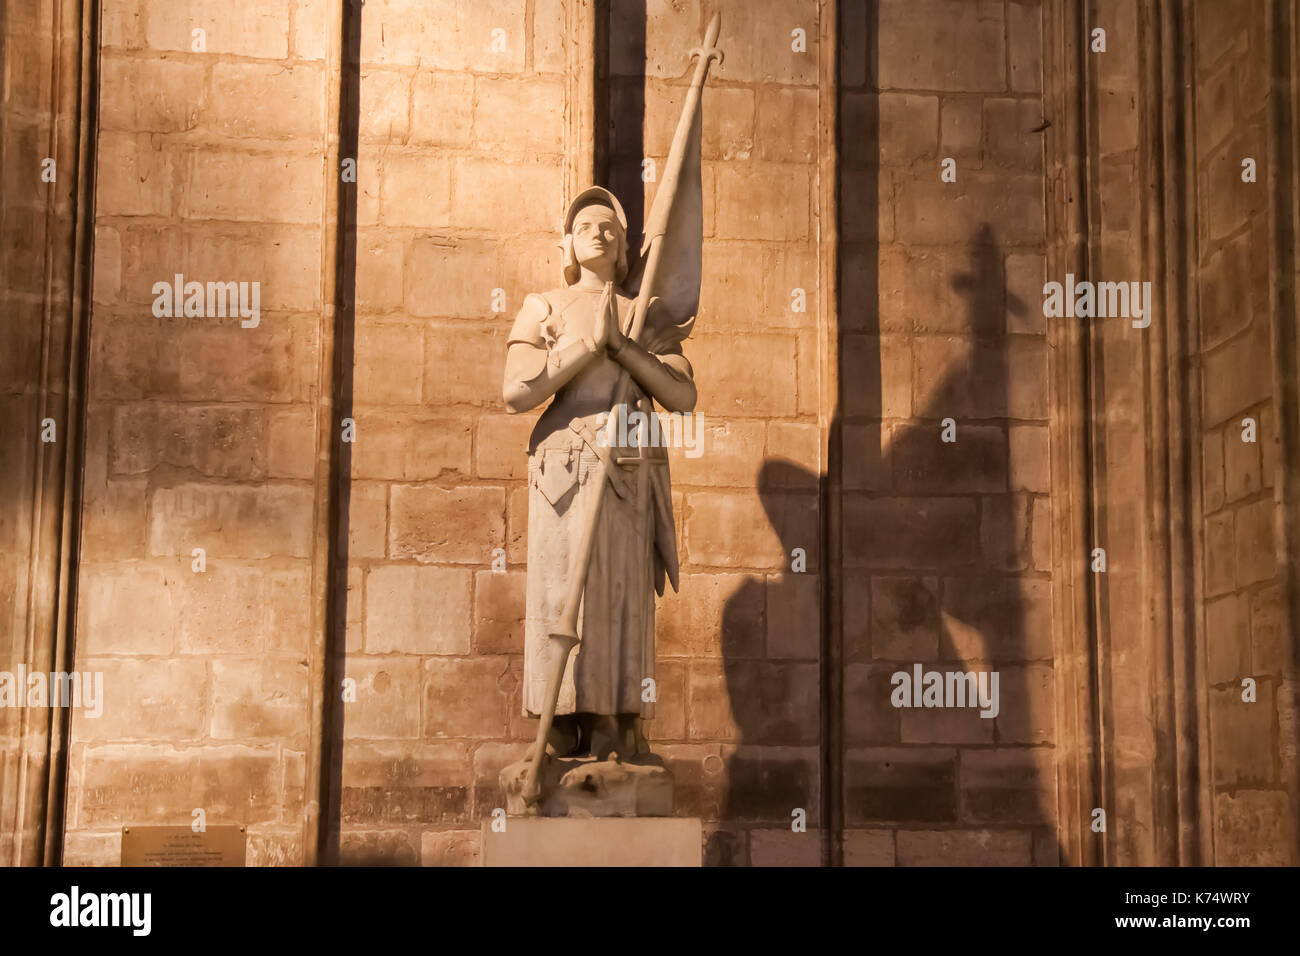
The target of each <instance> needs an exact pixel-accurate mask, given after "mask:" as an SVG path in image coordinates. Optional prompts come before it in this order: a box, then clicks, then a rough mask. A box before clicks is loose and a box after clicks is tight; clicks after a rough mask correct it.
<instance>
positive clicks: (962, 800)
mask: <svg viewBox="0 0 1300 956" xmlns="http://www.w3.org/2000/svg"><path fill="white" fill-rule="evenodd" d="M871 218H872V221H874V215H873V216H872V217H871ZM968 248H969V250H970V263H969V268H968V269H967V270H966V271H964V272H962V273H959V274H957V275H955V276H954V277H953V278H952V279H951V285H952V288H953V290H954V292H956V294H957V296H958V297H959V298H960V299H961V300H962V301H963V308H964V316H963V319H964V321H963V322H962V323H961V324H960V328H961V331H962V334H963V338H962V339H960V340H956V341H959V342H961V343H963V344H964V347H963V348H956V349H955V350H954V351H953V352H952V361H950V362H949V363H948V366H947V368H946V371H945V372H944V374H943V376H942V378H941V379H940V380H939V381H938V382H937V384H935V385H934V387H933V388H931V387H930V386H929V384H928V383H924V382H920V383H918V385H917V388H916V393H917V395H918V396H920V395H926V396H927V397H926V400H925V404H924V407H922V408H914V409H913V415H912V417H911V418H910V419H908V420H905V421H895V422H893V423H890V422H889V421H888V419H887V415H888V413H889V411H890V409H889V407H888V404H887V402H886V399H885V393H886V391H887V388H886V386H888V385H889V379H890V378H891V377H892V376H895V375H898V374H903V372H904V370H903V369H901V368H898V367H896V366H895V365H894V364H893V363H892V362H882V359H881V354H880V347H879V343H880V339H879V337H878V333H879V330H880V324H881V323H880V315H879V314H878V312H877V306H876V303H877V301H878V298H877V296H876V295H875V294H870V295H868V296H867V297H866V298H865V299H863V298H859V299H857V300H856V301H855V302H854V304H853V305H852V306H848V307H847V308H848V309H855V308H856V309H862V308H864V306H863V303H864V302H865V303H867V305H866V306H865V309H867V310H868V314H865V315H861V314H860V315H858V316H857V317H856V320H855V319H854V318H853V317H851V316H850V317H848V318H847V320H846V321H845V322H844V325H843V327H844V329H845V331H844V333H843V334H842V335H841V341H840V343H839V345H840V348H839V361H840V382H841V392H840V395H839V407H838V409H837V413H836V415H835V418H834V424H833V426H832V430H833V439H834V440H833V441H832V446H833V453H832V459H831V462H830V468H831V469H832V470H833V469H836V468H838V469H839V472H838V474H839V476H840V477H842V479H843V480H844V482H845V487H844V491H843V513H842V524H841V525H840V527H838V528H835V527H830V528H828V527H827V522H826V521H823V522H822V531H823V533H826V532H827V531H828V530H829V532H830V534H829V535H828V538H829V540H830V542H831V545H832V547H835V546H836V542H838V543H839V544H838V547H839V548H840V550H841V552H842V556H843V562H844V563H843V568H844V571H843V575H842V577H841V581H842V590H841V591H840V592H839V593H836V592H835V591H834V590H833V589H832V590H831V591H830V593H829V599H830V601H832V602H837V604H838V610H839V611H840V612H842V618H841V617H840V615H839V614H837V613H836V612H835V611H834V610H832V609H829V608H827V609H824V610H825V611H826V613H824V615H823V621H822V622H821V623H822V627H823V642H822V647H821V656H822V665H823V666H822V676H821V680H820V682H819V685H820V693H821V696H822V700H821V720H820V724H819V726H818V727H816V728H815V730H816V733H813V734H810V733H808V732H807V730H808V728H806V727H805V728H804V729H803V732H800V730H799V729H798V728H792V727H791V726H790V724H789V721H790V719H791V717H792V716H795V715H796V714H800V713H801V714H802V718H803V719H804V720H805V722H806V721H807V719H808V718H807V711H806V710H804V711H802V712H800V711H799V710H798V708H797V707H795V708H792V706H791V703H790V701H789V699H788V695H789V694H791V693H795V692H797V691H798V690H799V688H798V687H797V686H795V682H793V681H791V680H790V679H789V678H788V676H787V675H786V674H785V673H784V672H785V671H786V670H788V668H789V667H790V666H791V663H790V662H789V661H783V660H767V659H763V658H761V657H755V656H754V652H753V647H754V646H755V645H754V642H753V641H750V640H746V639H745V637H744V635H745V632H746V629H747V628H749V627H751V626H752V625H751V623H750V622H751V620H752V608H753V607H754V605H755V603H756V601H757V602H759V604H760V606H765V607H766V609H767V613H768V615H772V614H773V613H776V614H778V615H780V619H781V620H783V621H795V620H798V618H797V616H794V615H790V614H788V613H784V612H783V610H782V609H783V608H789V607H792V606H797V605H798V603H799V601H800V599H801V597H802V595H801V594H800V593H799V589H800V588H801V587H802V586H803V585H804V579H806V577H807V574H809V573H812V571H813V568H812V567H811V566H810V567H809V571H808V572H807V573H805V574H799V573H796V572H793V571H791V570H790V569H789V562H788V560H787V565H786V570H785V571H784V573H783V574H782V575H781V576H780V577H779V578H775V579H768V580H767V581H766V582H764V581H763V580H760V579H756V578H751V579H749V580H747V581H746V582H745V583H744V584H743V585H742V586H741V587H740V588H739V589H738V590H737V591H736V593H735V594H733V595H732V597H731V598H730V599H729V600H728V602H727V605H726V609H725V611H724V614H723V620H722V648H723V655H724V667H725V674H726V681H727V689H728V693H729V695H730V698H731V706H732V712H733V715H734V719H735V721H736V724H737V727H738V729H739V734H740V740H739V741H738V743H739V745H740V746H739V747H738V749H737V750H736V751H735V754H734V755H733V756H732V757H731V759H730V760H729V762H728V767H727V771H728V772H727V774H726V780H727V792H726V795H725V799H724V800H723V806H722V813H721V817H722V824H721V827H720V829H719V830H718V831H717V832H716V833H715V834H714V835H713V836H712V838H711V840H710V843H709V846H708V849H707V853H706V858H707V862H709V863H711V864H715V865H726V864H734V863H744V862H747V860H746V854H745V853H744V852H743V849H742V844H743V841H742V838H741V835H740V830H742V829H746V828H749V827H753V826H760V827H764V828H766V827H785V828H788V827H789V825H790V819H791V818H790V812H791V808H792V807H809V806H816V807H817V808H818V811H819V812H818V814H817V816H816V817H814V815H813V813H812V812H811V811H810V812H809V829H812V827H813V826H820V827H822V828H823V832H824V839H825V841H826V846H825V850H824V853H823V862H830V863H840V862H863V861H866V862H869V861H871V860H872V859H873V856H872V854H871V853H870V852H868V853H866V854H865V856H864V853H863V852H862V851H861V850H857V851H855V850H854V848H853V847H852V846H850V847H849V852H848V854H847V860H846V856H845V852H844V851H845V847H844V842H843V841H844V830H846V829H847V830H882V829H960V830H970V829H988V830H1001V831H1016V832H1015V833H1008V834H1005V835H1004V837H1003V838H1002V839H1005V840H1006V841H1008V845H1010V846H1015V845H1016V844H1017V843H1018V844H1019V846H1020V847H1021V849H1022V850H1023V848H1024V846H1025V841H1026V839H1027V838H1026V836H1025V834H1026V832H1027V831H1031V830H1032V836H1031V837H1029V838H1028V840H1029V851H1030V853H1031V854H1032V859H1033V861H1034V862H1035V863H1040V864H1052V863H1055V862H1056V861H1057V860H1058V859H1059V847H1058V846H1057V844H1056V836H1055V829H1054V814H1055V808H1054V806H1053V805H1052V802H1051V801H1050V798H1046V797H1045V792H1046V794H1051V793H1053V792H1054V786H1053V784H1052V781H1053V780H1054V776H1055V774H1054V770H1053V769H1052V767H1053V765H1052V763H1051V758H1052V755H1053V751H1052V750H1051V749H1050V748H1039V750H1038V753H1037V754H1032V753H1030V751H1029V749H1028V744H1029V743H1030V742H1031V741H1032V740H1033V739H1034V738H1033V737H1032V734H1031V732H1030V719H1029V714H1030V711H1029V706H1030V700H1031V694H1041V690H1036V689H1035V688H1032V687H1031V686H1030V684H1031V681H1032V679H1033V672H1032V671H1031V670H1029V669H1027V668H1026V666H1025V662H1026V661H1030V660H1033V661H1045V662H1050V660H1051V650H1052V645H1051V634H1050V601H1049V599H1048V592H1046V590H1045V589H1043V588H1042V586H1041V585H1042V584H1043V583H1044V582H1043V581H1042V580H1034V579H1026V578H1022V577H1021V575H1022V574H1031V572H1032V568H1033V557H1032V550H1031V546H1032V543H1031V541H1030V540H1029V535H1028V524H1027V518H1028V515H1027V514H1026V512H1025V510H1024V509H1025V508H1026V507H1027V502H1028V500H1029V499H1028V497H1027V496H1026V495H1025V494H1023V493H1021V494H1017V493H1016V490H1015V488H1014V487H1013V484H1012V481H1011V467H1010V465H1011V462H1010V451H1009V441H1008V435H1009V431H1010V421H1011V420H1010V418H1009V416H1010V411H1011V408H1012V406H1011V395H1012V393H1013V390H1014V388H1015V385H1014V383H1013V380H1012V377H1013V376H1014V375H1015V374H1016V373H1017V370H1016V369H1014V368H1012V367H1010V364H1011V363H1010V361H1009V358H1008V348H1009V345H1010V340H1009V339H1008V336H1007V322H1006V316H1007V314H1008V312H1011V313H1013V314H1016V313H1018V314H1023V313H1024V310H1025V309H1026V308H1027V305H1026V303H1024V302H1020V301H1018V300H1016V299H1015V298H1013V297H1012V298H1008V296H1009V294H1008V293H1007V292H1006V291H1005V290H1006V282H1005V276H1004V274H1003V267H1002V258H1003V253H1002V251H1001V249H1000V248H999V246H998V244H997V241H996V237H995V234H994V231H993V229H992V227H991V226H990V225H988V224H984V225H981V226H979V227H978V228H977V229H976V230H975V232H974V234H973V235H972V236H971V237H970V239H969V246H968ZM875 251H876V250H875V248H874V247H873V246H870V245H867V246H865V247H862V248H859V249H858V250H856V252H857V253H865V256H866V257H867V258H865V259H864V256H863V255H858V256H856V260H857V261H856V265H855V266H854V268H856V269H857V271H858V274H857V275H856V276H855V277H854V278H853V280H852V281H853V283H854V288H855V289H856V294H857V295H859V296H862V294H863V293H874V292H875V291H876V289H875V287H876V285H877V282H878V277H877V274H876V267H875V265H874V264H873V263H872V262H870V261H869V256H870V255H872V254H874V253H875ZM847 258H848V260H850V261H852V260H854V259H855V250H854V249H853V248H852V247H850V249H849V256H848V257H847ZM842 274H843V273H842ZM917 281H922V280H921V277H918V280H917ZM909 361H910V360H909ZM1025 371H1026V373H1027V374H1040V373H1041V370H1037V369H1027V370H1025ZM882 375H883V376H884V378H883V379H882ZM947 418H953V419H955V420H956V422H957V431H956V439H957V440H956V441H955V442H952V443H945V442H943V441H942V440H941V430H942V427H943V425H942V422H943V419H947ZM882 422H883V423H884V425H883V427H884V429H885V440H884V441H881V440H880V434H881V433H880V429H881V427H882ZM882 448H883V451H882ZM837 453H838V455H839V456H840V457H839V458H838V460H837V457H836V455H837ZM832 474H834V471H832ZM829 477H830V476H828V475H827V474H822V475H817V474H814V473H812V472H810V471H808V470H806V469H804V468H802V467H800V466H799V465H796V464H794V463H791V462H786V461H781V460H776V459H769V460H767V461H765V462H764V464H763V466H762V468H761V469H760V471H759V474H758V476H757V481H758V487H759V492H760V496H761V498H762V501H763V503H764V507H765V508H766V510H767V513H768V517H769V520H770V521H771V523H772V526H773V528H774V529H775V530H776V532H777V535H778V537H780V539H781V545H782V549H783V552H784V554H785V555H786V556H787V558H788V556H789V554H790V553H791V551H792V549H794V548H796V547H806V546H807V542H806V540H802V539H801V538H800V537H799V535H800V529H799V525H798V523H797V522H791V521H790V514H791V501H792V499H793V500H797V499H799V498H801V497H807V496H809V495H814V494H815V495H817V496H818V501H819V503H820V505H821V507H822V508H826V507H827V506H828V503H829V501H830V499H829V497H828V491H829V490H830V489H831V488H832V486H833V484H834V483H833V482H831V481H830V480H829ZM823 513H825V512H823ZM830 516H831V520H832V521H833V520H834V516H835V513H834V511H832V512H830ZM826 560H827V561H828V562H832V561H835V560H836V556H835V555H834V554H831V555H827V557H826ZM816 570H817V573H820V574H824V573H826V571H827V567H826V565H820V566H819V567H818V568H817V569H816ZM1026 581H1028V584H1027V585H1026ZM1026 586H1028V587H1031V588H1034V589H1035V593H1034V594H1033V595H1032V596H1031V597H1029V598H1027V596H1026V594H1025V593H1024V588H1025V587H1026ZM1031 606H1032V609H1033V611H1035V613H1034V614H1032V615H1027V614H1026V611H1027V610H1030V609H1031ZM1027 618H1028V619H1029V620H1031V621H1033V622H1034V623H1033V624H1032V625H1031V627H1030V629H1027V628H1026V620H1027ZM837 620H842V630H841V631H840V632H839V634H842V646H837V645H836V643H835V638H836V637H837V635H836V634H834V633H828V632H827V631H826V628H828V627H829V626H831V625H832V624H833V623H834V622H835V621H837ZM767 626H768V628H769V629H770V628H771V627H772V622H768V624H767ZM769 633H770V631H769ZM757 646H758V647H759V648H760V649H761V648H762V646H763V644H762V643H761V642H759V643H758V645H757ZM759 653H760V654H761V653H762V652H761V650H760V651H759ZM769 653H770V651H769ZM915 663H921V664H922V665H923V667H924V669H925V670H938V671H981V670H984V671H997V672H998V673H999V679H1000V684H999V697H1000V714H999V716H998V717H997V718H996V719H986V718H981V717H980V716H979V714H978V711H977V709H963V710H957V709H949V708H936V709H916V710H898V709H895V708H894V707H893V706H892V705H891V703H890V691H891V689H892V688H891V684H890V675H891V674H892V673H893V672H895V671H898V670H905V671H909V672H910V671H911V668H912V665H913V664H915ZM1048 714H1049V715H1050V709H1049V711H1048ZM1040 721H1041V716H1040ZM1050 726H1051V722H1050V717H1049V722H1048V727H1049V728H1050ZM810 736H811V737H812V739H813V740H814V741H816V742H817V743H818V744H819V748H820V752H821V755H822V759H821V761H820V766H819V767H818V768H812V767H810V765H809V764H808V762H807V761H806V760H805V759H800V757H799V755H798V752H797V751H792V750H790V749H789V748H790V747H791V746H792V745H798V744H801V743H805V742H806V741H807V740H808V738H809V737H810ZM1048 742H1050V741H1048ZM1035 757H1036V758H1037V760H1036V759H1035ZM959 764H960V773H959V771H958V766H959ZM1045 788H1046V791H1045ZM850 842H852V841H850ZM994 852H998V851H996V850H995V851H994ZM1001 852H1011V853H1015V852H1016V851H1015V850H1014V849H1013V850H1006V849H1003V850H1002V851H1001ZM889 856H892V851H891V852H889V853H886V854H885V857H889ZM991 858H992V857H991ZM1006 858H1007V857H1005V856H1004V857H1003V859H1006ZM880 859H884V858H880Z"/></svg>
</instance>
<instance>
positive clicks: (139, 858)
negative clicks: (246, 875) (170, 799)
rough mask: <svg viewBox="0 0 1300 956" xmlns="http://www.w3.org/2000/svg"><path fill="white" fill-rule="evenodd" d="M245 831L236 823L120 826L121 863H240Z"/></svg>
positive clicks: (155, 864) (140, 864)
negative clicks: (199, 826)
mask: <svg viewBox="0 0 1300 956" xmlns="http://www.w3.org/2000/svg"><path fill="white" fill-rule="evenodd" d="M247 851H248V834H246V833H245V832H244V828H243V827H240V826H218V827H208V828H207V829H206V830H204V831H202V832H198V833H196V832H195V831H194V830H193V829H191V828H190V827H186V826H180V827H123V828H122V865H123V866H243V865H244V859H245V857H246V855H247Z"/></svg>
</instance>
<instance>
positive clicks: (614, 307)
mask: <svg viewBox="0 0 1300 956" xmlns="http://www.w3.org/2000/svg"><path fill="white" fill-rule="evenodd" d="M626 342H627V336H625V335H624V334H623V329H622V328H621V327H620V326H619V321H618V299H617V298H616V297H615V295H614V283H612V282H606V283H605V290H604V291H603V292H602V293H601V294H600V301H599V302H597V303H596V321H595V323H594V325H593V328H592V337H591V338H590V339H589V340H588V342H587V344H588V346H589V347H590V348H591V350H592V351H593V352H599V351H600V350H601V349H605V350H606V351H607V352H608V353H609V354H610V356H611V357H612V356H614V355H617V354H618V351H619V349H621V348H622V347H623V345H624V344H625V343H626Z"/></svg>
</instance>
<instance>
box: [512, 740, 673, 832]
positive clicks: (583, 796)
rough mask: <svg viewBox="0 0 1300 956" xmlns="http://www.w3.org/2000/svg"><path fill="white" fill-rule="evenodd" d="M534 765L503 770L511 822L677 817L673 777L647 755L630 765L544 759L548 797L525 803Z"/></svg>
mask: <svg viewBox="0 0 1300 956" xmlns="http://www.w3.org/2000/svg"><path fill="white" fill-rule="evenodd" d="M527 775H528V761H527V760H526V759H525V760H519V761H516V762H515V763H512V764H510V765H509V766H507V767H506V768H505V769H504V770H502V771H501V778H500V779H501V788H502V789H503V790H504V791H505V793H506V814H507V815H508V816H511V817H667V816H672V812H673V775H672V773H671V772H670V771H669V770H668V768H667V767H665V766H664V763H663V760H662V759H661V758H659V757H658V756H656V755H654V754H645V755H644V756H639V757H635V758H632V759H629V760H611V759H604V760H601V759H598V758H596V757H555V756H552V755H551V754H547V755H546V756H545V757H543V758H542V766H541V771H540V776H541V779H540V783H541V787H542V798H541V800H540V801H539V802H538V803H537V804H535V805H534V806H528V805H527V804H526V803H525V802H524V797H523V789H524V778H525V777H526V776H527Z"/></svg>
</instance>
